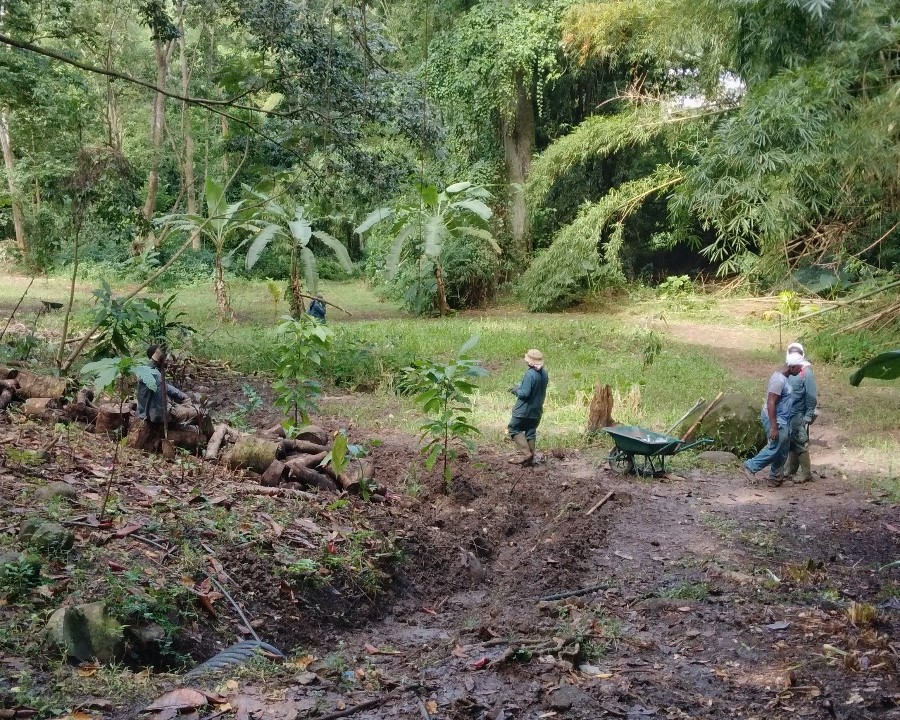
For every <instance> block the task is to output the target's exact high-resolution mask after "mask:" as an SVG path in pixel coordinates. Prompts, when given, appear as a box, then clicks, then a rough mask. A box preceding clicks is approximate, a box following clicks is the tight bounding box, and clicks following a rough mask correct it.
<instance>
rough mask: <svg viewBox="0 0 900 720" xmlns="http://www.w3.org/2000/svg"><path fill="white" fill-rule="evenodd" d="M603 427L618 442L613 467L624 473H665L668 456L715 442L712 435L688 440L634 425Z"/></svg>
mask: <svg viewBox="0 0 900 720" xmlns="http://www.w3.org/2000/svg"><path fill="white" fill-rule="evenodd" d="M603 429H604V430H605V431H606V432H607V433H608V434H609V436H610V437H611V438H612V439H613V440H614V441H615V443H616V446H615V447H614V448H613V449H612V450H611V451H610V453H609V467H610V469H611V470H612V471H613V472H615V473H618V474H620V475H629V474H631V473H637V474H638V475H641V476H643V477H659V476H660V475H665V473H666V457H668V456H669V455H677V454H678V453H680V452H682V451H683V450H689V449H690V448H692V447H697V446H698V445H708V444H709V443H711V442H712V440H710V439H709V438H703V439H702V440H695V441H694V442H691V443H685V442H684V441H683V440H682V439H681V438H677V437H670V436H669V435H663V434H662V433H658V432H654V431H653V430H647V429H645V428H642V427H636V426H634V425H618V426H616V427H605V428H603Z"/></svg>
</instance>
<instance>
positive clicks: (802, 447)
mask: <svg viewBox="0 0 900 720" xmlns="http://www.w3.org/2000/svg"><path fill="white" fill-rule="evenodd" d="M787 351H788V355H790V354H791V353H797V354H798V355H800V356H801V357H802V358H803V363H802V365H803V367H802V369H801V370H800V372H799V373H798V374H797V375H792V376H791V377H789V378H788V382H789V383H790V384H791V397H792V398H793V402H794V404H793V417H792V418H791V437H790V446H789V449H788V456H787V462H786V463H785V466H784V474H785V476H789V475H790V476H793V479H794V482H796V483H807V482H812V479H813V474H812V467H811V465H810V462H809V426H810V424H811V423H812V422H813V420H815V419H816V415H818V412H816V404H817V402H818V399H817V397H816V378H815V376H814V375H813V369H812V365H810V363H809V360H807V359H806V352H805V351H804V350H803V346H802V345H801V344H800V343H798V342H793V343H791V344H790V345H788V346H787ZM798 469H799V470H800V475H799V476H798V475H797V470H798Z"/></svg>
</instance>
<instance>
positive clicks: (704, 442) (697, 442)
mask: <svg viewBox="0 0 900 720" xmlns="http://www.w3.org/2000/svg"><path fill="white" fill-rule="evenodd" d="M711 443H712V439H711V438H701V439H700V440H694V442H692V443H688V444H687V445H682V446H681V447H679V448H678V449H677V450H676V451H675V452H674V453H673V454H675V455H677V454H678V453H680V452H682V451H684V450H690V449H691V448H692V447H697V445H710V444H711Z"/></svg>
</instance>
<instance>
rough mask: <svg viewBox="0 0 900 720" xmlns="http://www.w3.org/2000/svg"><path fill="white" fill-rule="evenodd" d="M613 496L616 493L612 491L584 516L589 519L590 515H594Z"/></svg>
mask: <svg viewBox="0 0 900 720" xmlns="http://www.w3.org/2000/svg"><path fill="white" fill-rule="evenodd" d="M613 494H614V493H613V491H612V490H610V491H609V492H608V493H606V497H604V498H603V499H602V500H601V501H600V502H598V503H597V504H596V505H594V507H592V508H591V509H590V510H588V511H587V512H586V513H585V514H584V516H585V517H587V516H588V515H593V514H594V510H596V509H597V508H600V507H603V506H604V505H605V504H606V501H607V500H609V499H610V498H611V497H612V496H613Z"/></svg>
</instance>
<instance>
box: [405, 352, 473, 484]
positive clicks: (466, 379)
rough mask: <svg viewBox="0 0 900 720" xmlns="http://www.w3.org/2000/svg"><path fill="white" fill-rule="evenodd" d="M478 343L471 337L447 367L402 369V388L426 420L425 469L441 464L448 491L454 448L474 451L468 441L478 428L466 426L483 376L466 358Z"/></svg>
mask: <svg viewBox="0 0 900 720" xmlns="http://www.w3.org/2000/svg"><path fill="white" fill-rule="evenodd" d="M477 342H478V336H477V335H475V336H473V337H471V338H469V340H468V341H467V342H466V343H465V344H464V345H463V346H462V348H461V349H460V351H459V354H458V355H457V357H456V358H455V359H454V360H451V361H450V362H449V363H436V362H433V361H423V362H419V363H416V364H414V365H411V366H410V367H408V368H407V369H406V385H407V387H409V388H410V389H413V390H414V391H415V392H416V393H417V396H416V402H417V404H418V405H419V406H420V407H421V408H422V410H423V411H424V412H425V413H426V414H428V415H430V416H431V417H430V419H428V420H426V421H425V422H424V423H422V424H421V425H420V426H419V428H420V430H421V440H422V448H421V450H422V454H423V455H424V456H425V467H426V468H427V469H428V470H431V469H432V468H433V467H434V465H435V464H436V463H437V461H438V460H439V459H440V460H442V461H443V473H442V474H443V477H444V486H445V489H446V490H448V491H449V489H450V480H451V479H452V477H453V474H452V470H451V466H450V462H451V461H452V460H456V459H457V457H458V452H457V449H456V448H457V447H458V446H460V445H461V446H463V447H465V448H467V449H469V450H472V449H474V447H475V445H474V443H473V442H472V437H473V436H475V435H477V434H479V432H480V431H479V430H478V428H476V427H475V426H473V425H472V424H471V423H469V416H470V415H471V413H472V398H471V396H472V394H473V393H474V392H475V389H476V386H475V384H474V383H473V382H472V381H473V380H474V379H475V378H478V377H482V376H484V375H486V374H487V373H486V371H485V370H484V369H483V368H482V367H481V366H480V365H479V363H478V361H477V360H472V359H470V358H469V356H468V353H469V351H470V350H471V349H472V348H473V347H474V346H475V344H476V343H477Z"/></svg>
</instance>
